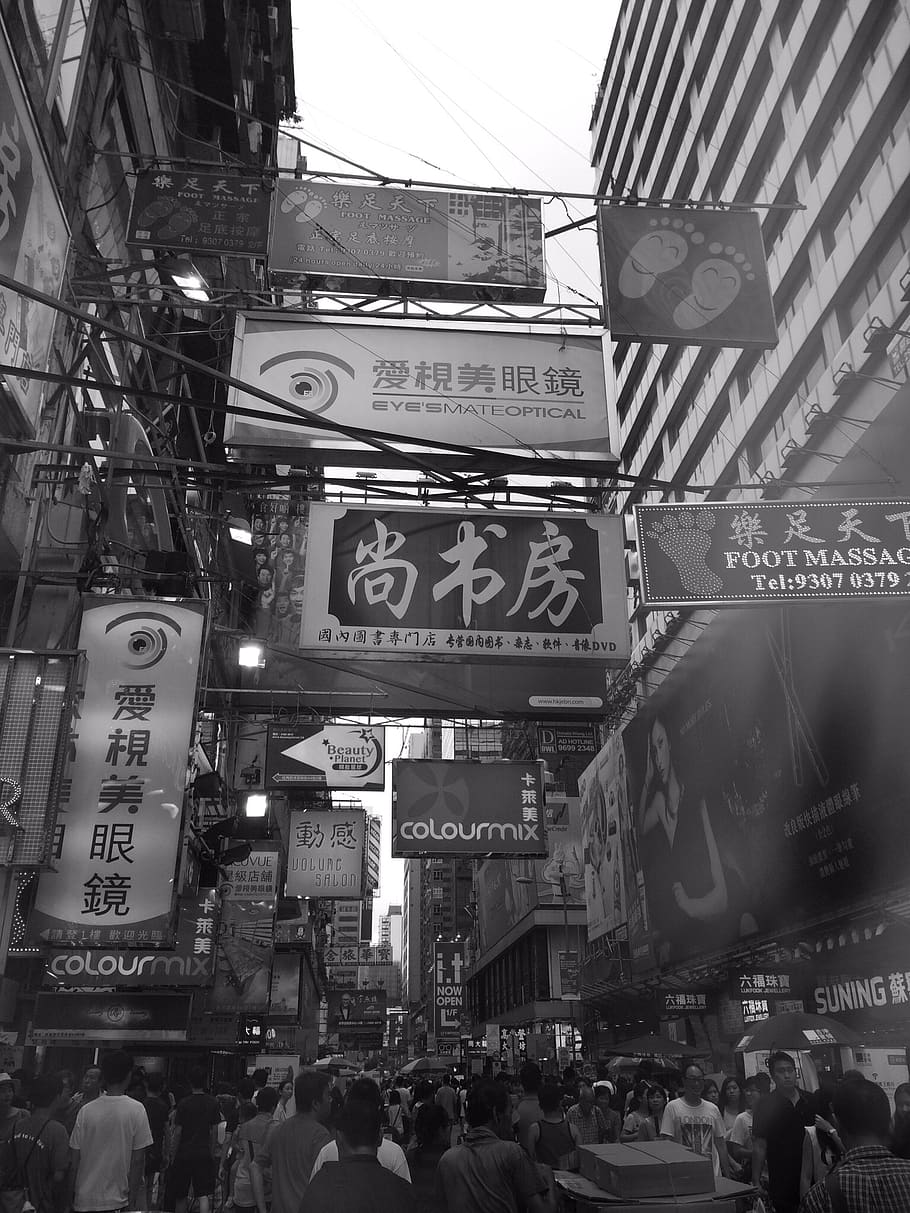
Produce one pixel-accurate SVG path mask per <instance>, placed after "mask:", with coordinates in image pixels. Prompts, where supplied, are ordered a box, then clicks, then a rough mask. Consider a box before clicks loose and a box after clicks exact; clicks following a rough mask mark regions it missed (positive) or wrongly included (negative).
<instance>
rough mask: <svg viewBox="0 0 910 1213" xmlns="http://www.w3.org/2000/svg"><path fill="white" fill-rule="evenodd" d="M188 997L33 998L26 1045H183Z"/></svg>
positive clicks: (75, 996)
mask: <svg viewBox="0 0 910 1213" xmlns="http://www.w3.org/2000/svg"><path fill="white" fill-rule="evenodd" d="M190 1006H191V1000H190V995H189V994H173V993H171V994H139V993H134V994H69V993H59V994H49V993H43V994H42V993H39V994H38V995H37V997H36V998H35V1009H34V1012H33V1018H32V1026H31V1031H30V1039H29V1043H30V1044H36V1045H38V1044H55V1043H59V1042H62V1041H83V1040H84V1041H96V1040H107V1041H120V1042H123V1041H128V1040H135V1041H139V1042H142V1043H146V1042H148V1041H153V1040H160V1041H166V1040H174V1041H176V1040H186V1033H187V1025H188V1024H189V1019H190Z"/></svg>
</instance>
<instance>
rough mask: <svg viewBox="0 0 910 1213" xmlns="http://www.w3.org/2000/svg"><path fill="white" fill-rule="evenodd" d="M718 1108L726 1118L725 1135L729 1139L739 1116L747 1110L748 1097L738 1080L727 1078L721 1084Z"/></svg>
mask: <svg viewBox="0 0 910 1213" xmlns="http://www.w3.org/2000/svg"><path fill="white" fill-rule="evenodd" d="M717 1107H718V1110H719V1112H720V1114H721V1116H722V1117H723V1118H724V1135H725V1136H726V1137H727V1138H729V1136H730V1133H731V1131H732V1129H733V1126H734V1124H735V1123H736V1118H737V1116H739V1114H740V1112H745V1110H746V1096H745V1092H744V1091H743V1089H742V1087H741V1086H740V1085H739V1079H738V1078H733V1077H732V1076H731V1077H730V1078H725V1079H724V1081H723V1082H722V1083H721V1084H720V1099H719V1100H718V1101H717Z"/></svg>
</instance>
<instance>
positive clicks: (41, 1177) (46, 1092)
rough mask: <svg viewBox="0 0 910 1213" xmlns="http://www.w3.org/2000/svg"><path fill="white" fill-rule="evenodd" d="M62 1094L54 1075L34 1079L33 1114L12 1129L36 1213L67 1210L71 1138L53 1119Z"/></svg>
mask: <svg viewBox="0 0 910 1213" xmlns="http://www.w3.org/2000/svg"><path fill="white" fill-rule="evenodd" d="M62 1091H63V1083H62V1082H61V1081H60V1079H59V1078H57V1077H56V1076H54V1075H52V1074H48V1075H44V1076H43V1077H41V1078H36V1079H34V1080H33V1082H32V1084H31V1087H30V1089H29V1096H30V1098H31V1103H32V1112H31V1115H30V1116H29V1115H26V1116H24V1117H21V1118H20V1119H19V1120H18V1121H17V1123H16V1126H15V1128H14V1130H13V1142H12V1144H13V1161H14V1163H15V1166H16V1170H17V1173H18V1175H19V1176H20V1177H21V1182H22V1185H23V1188H24V1190H25V1195H26V1196H27V1197H28V1199H29V1200H30V1201H31V1203H32V1205H33V1206H34V1209H35V1213H63V1210H64V1208H65V1195H66V1194H65V1191H64V1180H65V1178H66V1173H67V1170H68V1168H69V1161H70V1151H69V1135H68V1134H67V1131H66V1129H64V1127H63V1125H62V1124H60V1122H59V1121H57V1120H54V1117H53V1112H54V1105H55V1104H56V1103H57V1101H58V1100H59V1099H60V1096H61V1093H62Z"/></svg>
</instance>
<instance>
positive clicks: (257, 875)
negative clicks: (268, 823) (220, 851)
mask: <svg viewBox="0 0 910 1213" xmlns="http://www.w3.org/2000/svg"><path fill="white" fill-rule="evenodd" d="M242 841H243V840H242V839H239V838H232V839H231V841H230V845H231V846H236V845H237V844H238V843H239V842H242ZM279 860H280V856H279V846H278V843H277V842H259V841H257V842H253V843H251V844H250V854H249V857H248V858H247V859H241V860H240V861H239V862H237V863H229V864H226V865H225V867H224V873H225V879H224V880H223V882H222V883H221V884H220V885H219V886H218V892H219V893H220V894H221V897H222V898H223V899H224V900H225V901H230V902H232V903H233V904H234V905H236V904H237V903H238V902H264V903H265V904H266V905H267V906H268V907H269V908H270V910H271V907H274V905H275V899H276V897H277V896H278V867H279Z"/></svg>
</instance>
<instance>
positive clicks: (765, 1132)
mask: <svg viewBox="0 0 910 1213" xmlns="http://www.w3.org/2000/svg"><path fill="white" fill-rule="evenodd" d="M768 1069H769V1070H770V1072H771V1078H772V1079H773V1081H774V1090H773V1091H772V1092H771V1093H770V1095H765V1096H763V1097H762V1099H761V1100H760V1101H759V1104H758V1107H757V1108H756V1109H755V1113H754V1116H753V1119H752V1174H753V1176H755V1177H756V1179H757V1178H758V1176H760V1175H761V1174H762V1171H763V1170H764V1166H765V1161H766V1160H767V1163H768V1195H769V1196H770V1197H771V1201H772V1203H773V1205H774V1210H775V1213H796V1211H797V1209H798V1208H799V1178H800V1172H801V1168H802V1157H803V1139H804V1138H805V1136H806V1128H807V1127H808V1126H809V1125H813V1124H815V1115H814V1113H813V1112H812V1109H811V1108H810V1107H809V1104H808V1103H807V1101H806V1099H805V1094H804V1092H803V1091H801V1090H800V1089H799V1087H798V1086H797V1085H796V1063H795V1062H794V1060H793V1058H792V1057H791V1056H790V1054H789V1053H781V1052H777V1053H772V1054H771V1056H770V1057H769V1058H768Z"/></svg>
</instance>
